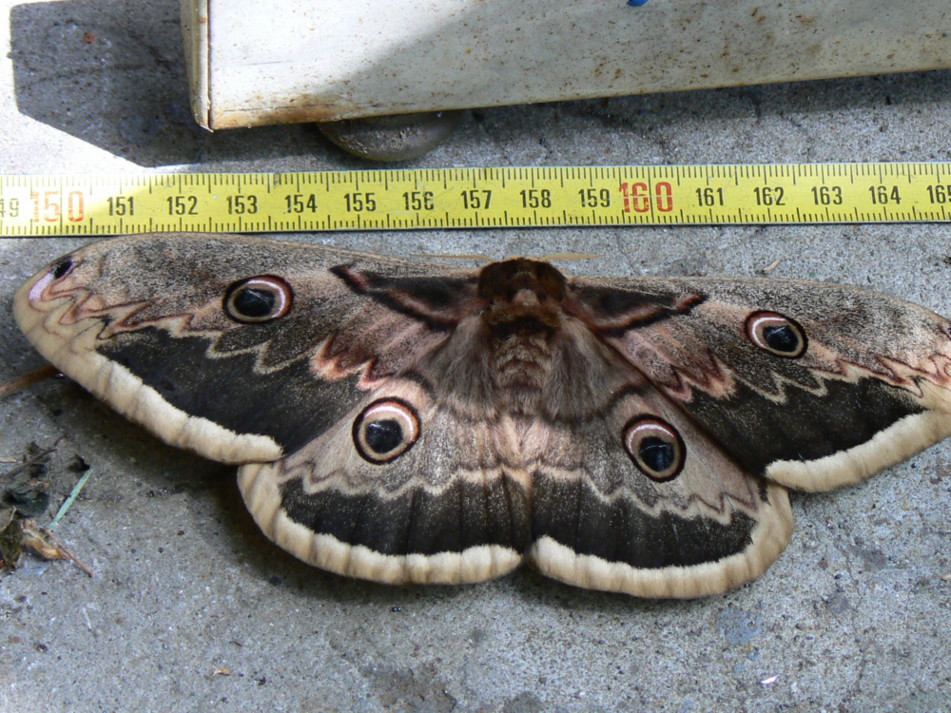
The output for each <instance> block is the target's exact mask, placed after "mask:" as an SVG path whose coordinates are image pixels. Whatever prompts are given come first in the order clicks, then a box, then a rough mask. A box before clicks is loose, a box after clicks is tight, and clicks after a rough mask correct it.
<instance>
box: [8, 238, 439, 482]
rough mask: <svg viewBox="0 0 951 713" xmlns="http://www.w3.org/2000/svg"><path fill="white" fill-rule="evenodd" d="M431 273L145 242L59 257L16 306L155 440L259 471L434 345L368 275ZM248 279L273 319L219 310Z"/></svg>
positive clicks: (249, 246) (260, 245)
mask: <svg viewBox="0 0 951 713" xmlns="http://www.w3.org/2000/svg"><path fill="white" fill-rule="evenodd" d="M431 272H432V267H431V266H425V265H423V264H418V263H413V262H407V261H401V260H398V259H393V260H388V259H385V258H375V257H373V256H368V255H365V254H362V253H355V252H349V251H340V250H334V249H330V248H325V247H322V246H315V245H302V244H296V243H290V242H279V241H269V240H263V239H259V238H254V237H246V236H207V235H194V234H158V235H144V236H134V237H124V238H117V239H113V240H106V241H101V242H98V243H94V244H91V245H89V246H86V247H84V248H81V249H79V250H77V251H75V252H73V253H71V254H70V255H68V256H65V257H64V258H63V259H61V260H60V261H57V262H55V263H54V264H53V265H51V266H50V267H49V268H48V269H46V270H44V271H42V272H41V273H39V274H38V275H36V276H35V277H34V278H33V279H32V280H30V281H29V282H27V283H26V284H25V285H24V286H23V287H22V288H21V290H20V291H19V292H18V294H17V296H16V298H15V303H14V307H15V315H16V318H17V321H18V323H19V324H20V326H21V328H22V329H23V331H24V333H25V334H26V335H27V337H28V338H29V339H30V341H31V342H33V344H34V345H35V346H36V347H37V349H38V350H39V351H40V352H41V353H42V354H43V355H44V356H45V357H46V358H47V359H48V360H49V361H50V362H51V363H53V364H54V365H55V366H57V368H59V369H60V370H62V371H63V373H65V374H66V375H68V376H70V377H72V378H73V379H75V380H76V381H78V382H79V383H80V384H82V385H83V386H84V387H86V388H87V389H89V390H90V391H92V392H93V393H94V394H95V395H97V396H99V397H100V398H102V399H103V400H105V401H107V402H108V403H110V404H111V405H112V406H113V407H114V408H116V409H117V410H118V411H120V412H121V413H123V414H125V415H127V416H129V417H130V418H131V419H133V420H134V421H136V422H138V423H141V424H142V425H144V426H146V427H147V428H149V429H150V430H152V431H153V432H154V433H155V434H156V435H158V436H159V437H160V438H162V439H163V440H165V441H166V442H168V443H170V444H172V445H176V446H180V447H184V448H189V449H191V450H194V451H196V452H198V453H200V454H202V455H204V456H206V457H209V458H213V459H216V460H221V461H224V462H234V463H242V462H253V461H269V460H274V459H275V458H279V457H281V455H283V454H285V453H288V452H291V451H293V450H295V449H296V448H299V447H301V446H302V445H303V444H305V443H307V442H308V441H309V440H310V439H311V438H312V437H313V435H314V433H318V432H320V431H321V430H323V429H325V428H327V427H329V426H330V425H331V424H332V423H334V422H335V420H336V419H337V418H338V417H339V414H342V413H344V412H346V410H347V409H349V408H350V406H351V405H352V403H353V401H355V400H358V399H359V398H360V396H361V394H362V391H363V390H365V389H366V388H369V387H370V385H371V382H373V381H374V380H379V379H383V378H385V377H386V376H387V375H388V374H391V373H394V372H396V371H398V370H399V369H400V368H402V366H403V364H404V363H405V362H406V361H412V360H413V359H414V358H415V354H416V353H417V352H418V351H425V350H426V349H428V348H430V347H431V346H432V345H433V344H434V343H437V342H438V341H439V340H440V339H442V338H443V334H442V333H441V332H440V329H439V328H438V326H437V327H435V328H434V327H433V326H432V325H431V324H429V323H427V322H425V321H422V320H418V319H414V318H411V317H408V316H406V315H404V314H402V313H400V312H398V311H394V310H393V309H391V308H390V307H388V306H387V305H385V304H383V300H384V299H386V297H387V296H388V295H389V296H393V295H396V297H394V298H393V299H398V296H399V291H398V290H396V289H390V288H389V287H388V286H387V285H384V286H382V287H381V286H379V285H373V284H369V283H367V279H368V278H367V277H366V276H368V275H369V276H372V275H373V274H375V273H386V274H388V275H389V276H390V279H391V280H399V279H405V278H408V277H409V278H411V277H413V276H419V275H422V274H426V275H428V274H430V273H431ZM252 279H253V280H257V282H256V283H255V284H257V283H260V285H261V286H262V287H261V288H260V289H261V290H264V291H266V292H269V293H270V294H271V295H272V297H273V300H272V304H271V306H270V307H269V309H273V310H274V311H275V315H274V316H273V318H271V317H272V316H271V315H268V314H265V315H263V317H264V318H263V319H262V318H258V317H259V316H260V315H257V316H256V315H251V318H250V319H245V318H241V316H240V315H237V316H238V317H239V318H236V316H235V315H234V314H229V313H228V309H229V300H231V301H232V302H233V296H234V295H235V294H236V290H237V289H238V288H240V287H241V286H243V285H245V284H246V282H247V281H248V280H252ZM371 282H372V281H371ZM364 288H365V289H364ZM374 289H375V290H377V293H381V294H377V295H374V294H370V292H372V290H374ZM259 292H260V290H259ZM259 306H260V305H259ZM233 307H234V305H233V304H232V308H233ZM252 308H253V305H252ZM284 308H286V309H284ZM232 311H233V309H232Z"/></svg>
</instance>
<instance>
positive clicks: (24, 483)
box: [0, 440, 59, 517]
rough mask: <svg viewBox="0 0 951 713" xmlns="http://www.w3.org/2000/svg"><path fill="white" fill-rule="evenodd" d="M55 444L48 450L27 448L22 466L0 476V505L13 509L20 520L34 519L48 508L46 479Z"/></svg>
mask: <svg viewBox="0 0 951 713" xmlns="http://www.w3.org/2000/svg"><path fill="white" fill-rule="evenodd" d="M58 444H59V441H58V440H57V442H56V443H54V444H53V446H52V447H51V448H40V447H39V446H38V445H37V444H36V443H31V444H30V446H29V448H28V449H27V452H26V456H25V458H24V460H23V462H22V463H20V464H19V465H16V466H14V467H13V468H11V469H10V470H8V471H7V472H6V473H4V475H3V478H2V488H3V491H2V496H0V503H2V504H3V505H4V506H12V507H14V508H15V509H16V512H17V514H18V515H19V516H20V517H36V516H38V515H40V514H41V513H43V512H45V511H46V510H47V508H49V505H50V492H49V491H50V483H49V480H47V479H46V476H47V473H48V471H49V459H50V456H51V455H52V453H53V452H54V451H55V450H56V446H57V445H58Z"/></svg>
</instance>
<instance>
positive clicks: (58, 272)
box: [53, 258, 73, 280]
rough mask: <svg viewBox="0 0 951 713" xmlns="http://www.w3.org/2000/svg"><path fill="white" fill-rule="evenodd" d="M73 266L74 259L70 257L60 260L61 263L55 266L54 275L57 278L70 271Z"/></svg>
mask: <svg viewBox="0 0 951 713" xmlns="http://www.w3.org/2000/svg"><path fill="white" fill-rule="evenodd" d="M72 266H73V261H72V260H70V259H69V258H66V259H65V260H62V261H60V263H59V264H58V265H57V266H56V267H54V268H53V277H55V278H56V279H57V280H58V279H59V278H61V277H62V276H63V275H65V274H66V273H67V272H69V269H70V268H71V267H72Z"/></svg>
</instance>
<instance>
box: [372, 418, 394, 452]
mask: <svg viewBox="0 0 951 713" xmlns="http://www.w3.org/2000/svg"><path fill="white" fill-rule="evenodd" d="M365 438H366V442H367V445H368V446H369V447H370V449H371V450H372V451H373V452H374V453H381V454H382V453H389V452H390V451H392V450H393V449H394V448H397V447H398V446H399V445H401V444H402V443H403V429H402V428H401V427H400V424H399V421H396V420H395V419H392V418H384V419H381V420H379V421H370V423H368V424H367V427H366V436H365Z"/></svg>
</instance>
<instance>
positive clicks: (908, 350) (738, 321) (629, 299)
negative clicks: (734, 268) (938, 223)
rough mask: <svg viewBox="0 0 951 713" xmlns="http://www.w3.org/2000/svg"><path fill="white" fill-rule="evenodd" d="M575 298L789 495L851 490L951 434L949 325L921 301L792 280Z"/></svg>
mask: <svg viewBox="0 0 951 713" xmlns="http://www.w3.org/2000/svg"><path fill="white" fill-rule="evenodd" d="M578 294H579V295H580V296H581V305H582V306H581V308H580V309H581V310H582V311H583V312H584V314H585V318H586V319H587V320H588V321H589V323H590V324H591V325H592V328H593V329H594V330H595V331H597V332H599V333H601V334H602V335H603V337H604V338H605V339H606V340H607V341H608V342H609V343H611V344H613V345H614V346H615V347H616V348H617V349H618V350H619V352H621V353H622V354H623V355H625V357H626V358H627V359H629V360H630V362H631V364H632V365H633V366H635V367H636V368H637V369H639V370H640V371H642V372H643V373H644V374H645V375H646V376H647V378H648V379H649V380H650V381H651V382H652V383H654V384H655V385H657V386H658V388H660V389H661V390H662V392H663V393H665V394H666V395H667V396H668V397H669V398H671V399H672V400H673V401H674V402H675V403H678V404H679V405H680V407H681V408H683V409H684V410H685V411H686V412H687V413H688V414H689V415H690V416H691V417H692V418H693V419H694V420H695V421H696V422H697V423H698V424H700V426H701V427H702V428H704V429H705V430H706V431H707V432H708V433H710V434H711V435H712V436H713V437H714V438H715V439H716V440H717V442H718V443H719V444H720V445H721V446H722V447H723V448H725V449H726V450H727V451H728V452H729V453H730V454H731V455H732V456H733V457H734V458H735V459H736V460H737V461H739V462H740V463H742V464H743V465H744V466H745V467H747V468H748V469H749V470H750V471H751V472H754V473H758V474H761V475H764V476H766V477H768V478H770V479H772V480H775V481H777V482H781V483H784V484H786V485H788V486H790V487H794V488H800V489H806V490H824V489H829V488H833V487H837V486H840V485H844V484H848V483H852V482H855V481H857V480H860V479H862V478H865V477H868V476H869V475H871V474H873V473H875V472H877V471H879V470H881V469H883V468H886V467H888V466H890V465H893V464H894V463H897V462H899V461H900V460H902V459H904V458H907V457H908V456H910V455H912V454H914V453H916V452H918V451H919V450H921V449H922V448H925V447H927V446H929V445H931V444H933V443H935V442H937V441H939V440H941V439H942V438H944V437H946V436H948V435H949V434H951V327H949V324H948V321H947V320H945V319H943V318H942V317H939V316H938V315H936V314H934V313H933V312H930V311H929V310H926V309H924V308H922V307H919V306H917V305H914V304H911V303H908V302H904V301H902V300H898V299H896V298H893V297H889V296H886V295H882V294H878V293H873V292H869V291H865V290H860V289H856V288H850V287H843V286H840V285H834V284H824V283H812V282H797V281H782V280H742V279H722V280H721V279H692V278H683V279H652V278H645V279H640V280H613V281H598V282H588V281H582V289H581V290H579V292H578ZM605 304H612V305H621V306H622V307H626V309H614V310H611V312H610V314H607V313H604V312H605V311H604V310H603V309H601V306H602V305H605ZM602 313H604V314H602ZM770 330H772V332H771V331H770ZM770 335H771V336H770ZM766 337H769V338H771V339H772V338H779V340H780V341H778V342H776V346H777V347H779V348H778V349H777V348H773V347H771V346H770V345H769V344H768V343H767V341H765V338H766ZM784 339H785V340H786V341H785V342H783V340H784ZM800 347H801V350H800Z"/></svg>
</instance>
